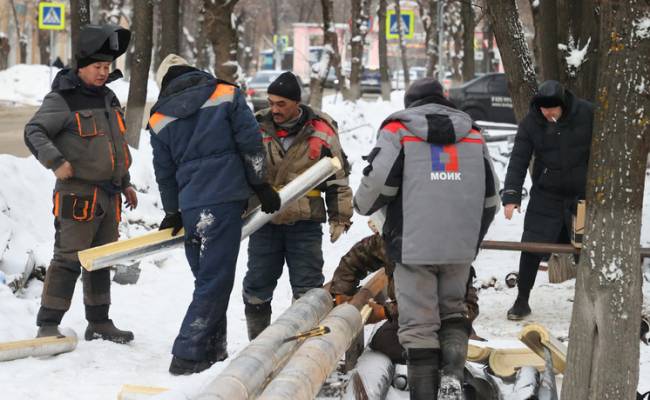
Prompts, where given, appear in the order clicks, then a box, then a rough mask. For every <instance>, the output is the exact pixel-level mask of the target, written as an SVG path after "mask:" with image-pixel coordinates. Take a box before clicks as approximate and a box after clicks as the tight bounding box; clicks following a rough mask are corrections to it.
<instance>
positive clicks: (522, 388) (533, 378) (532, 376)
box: [506, 365, 539, 400]
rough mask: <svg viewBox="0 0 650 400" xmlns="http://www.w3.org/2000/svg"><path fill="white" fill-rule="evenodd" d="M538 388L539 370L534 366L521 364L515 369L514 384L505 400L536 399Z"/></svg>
mask: <svg viewBox="0 0 650 400" xmlns="http://www.w3.org/2000/svg"><path fill="white" fill-rule="evenodd" d="M538 390H539V371H538V370H537V368H535V367H531V366H527V365H526V366H523V367H521V368H520V369H519V371H517V377H516V378H515V385H514V388H513V390H512V393H510V394H509V395H508V396H507V397H506V400H531V399H537V392H538Z"/></svg>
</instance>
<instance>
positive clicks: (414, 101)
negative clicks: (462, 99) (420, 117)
mask: <svg viewBox="0 0 650 400" xmlns="http://www.w3.org/2000/svg"><path fill="white" fill-rule="evenodd" d="M425 103H437V104H442V105H444V106H447V107H452V108H456V106H455V105H454V104H453V103H452V102H450V101H449V100H447V99H446V98H445V95H444V94H443V90H442V85H441V84H440V82H438V81H437V80H436V79H433V78H422V79H418V80H417V81H415V82H413V83H412V84H411V86H409V88H408V90H406V93H404V107H406V108H409V107H416V106H419V105H421V104H425Z"/></svg>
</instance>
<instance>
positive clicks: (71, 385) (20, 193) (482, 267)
mask: <svg viewBox="0 0 650 400" xmlns="http://www.w3.org/2000/svg"><path fill="white" fill-rule="evenodd" d="M402 96H403V93H400V92H396V93H393V97H392V99H391V101H390V102H383V101H366V100H361V101H359V102H357V103H349V102H343V101H342V100H341V98H340V97H336V96H329V97H326V98H325V99H324V101H323V104H324V110H325V112H327V113H328V114H330V115H331V116H332V117H333V118H335V119H336V120H337V121H338V123H339V128H340V131H341V135H340V137H341V142H342V145H343V148H344V149H345V151H346V153H347V155H348V158H349V161H350V164H351V165H352V176H351V179H350V181H351V186H352V188H353V189H356V187H358V184H359V181H360V178H361V170H362V169H363V166H364V165H365V164H364V163H363V162H362V160H361V157H362V156H363V155H365V154H367V153H368V152H369V151H370V149H371V147H372V145H373V144H374V142H375V135H376V131H377V129H378V127H379V125H380V124H381V122H382V121H383V119H384V118H385V117H386V116H388V115H389V114H390V113H392V112H394V111H396V110H398V109H400V108H402ZM148 139H149V135H148V133H146V132H143V135H142V140H141V144H140V149H139V150H132V154H133V158H134V163H133V167H132V169H131V175H132V181H133V182H134V184H135V186H136V188H137V191H138V196H139V206H138V209H136V210H134V211H128V210H127V211H125V212H124V217H125V218H124V219H125V220H126V221H127V222H128V224H127V223H126V222H125V224H124V225H123V226H122V227H121V233H122V235H123V237H124V236H130V235H135V234H140V233H142V232H144V231H145V230H147V229H151V228H154V227H155V226H156V224H157V223H158V222H159V221H160V220H161V219H162V216H163V212H162V210H161V207H160V203H159V202H160V200H159V195H158V189H157V185H156V182H155V179H154V175H153V171H152V162H151V158H152V155H151V148H150V146H149V140H148ZM491 151H492V152H493V155H494V156H495V157H496V156H499V157H503V156H502V155H501V154H500V152H501V148H500V147H499V146H495V147H492V148H491ZM497 164H499V165H500V163H497ZM497 170H498V173H499V174H500V178H501V179H503V174H504V173H505V168H504V167H503V166H500V167H498V168H497ZM0 174H1V176H2V183H3V184H2V185H0V257H1V261H0V270H2V271H5V272H6V273H7V274H14V273H17V272H18V271H20V268H21V266H22V264H24V261H25V255H26V251H27V250H29V249H33V250H34V252H35V254H36V258H37V263H38V264H40V265H47V264H48V263H49V259H50V257H51V254H52V244H53V227H52V214H51V195H52V186H53V183H54V178H53V175H52V173H51V172H50V171H47V170H45V169H44V168H43V167H42V166H41V165H40V164H39V163H38V162H37V161H36V160H35V159H34V158H33V157H29V158H16V157H12V156H0ZM649 181H650V179H649ZM648 193H650V182H648V184H646V194H648ZM525 207H526V203H524V204H523V208H524V209H525ZM644 209H645V210H646V212H647V210H649V209H650V195H646V197H645V202H644ZM523 215H524V214H523V213H521V214H518V213H515V216H514V217H513V219H512V220H510V221H508V220H506V219H505V218H503V216H502V214H501V213H500V214H499V215H498V216H497V218H496V221H495V223H494V225H493V226H492V228H491V229H490V231H489V233H488V236H487V238H488V239H499V240H515V241H516V240H519V239H520V237H521V230H522V226H523ZM645 220H647V217H646V216H644V221H645ZM326 230H327V226H324V231H326ZM369 234H370V230H369V229H368V227H367V225H366V217H362V216H359V215H355V216H354V217H353V225H352V227H351V228H350V231H349V232H348V233H347V234H345V235H343V236H342V237H341V239H339V241H338V242H336V243H334V244H331V243H330V242H329V240H327V235H325V238H324V240H323V252H324V258H325V269H324V272H325V276H326V280H329V278H331V276H332V273H333V271H334V269H335V268H336V266H337V264H338V262H339V260H340V257H341V256H342V255H343V254H344V253H345V252H347V251H348V250H349V248H350V247H352V245H353V244H354V243H356V242H357V241H358V240H360V239H361V238H363V237H365V236H367V235H369ZM7 238H8V239H7ZM3 241H4V242H3ZM642 244H643V245H644V246H648V245H649V244H650V228H649V227H648V226H644V227H643V240H642ZM7 246H8V247H7ZM246 248H247V240H246V241H244V242H242V244H241V249H240V252H239V259H238V262H237V273H236V279H235V284H234V289H233V292H232V295H231V298H230V305H229V309H228V350H229V353H230V354H231V356H232V355H235V354H236V353H237V352H238V351H239V350H241V349H242V348H243V347H244V346H246V345H247V344H248V340H247V338H246V334H245V332H246V323H245V318H244V307H243V302H242V300H241V287H242V279H243V277H244V275H245V273H246V263H247V258H248V257H247V251H246ZM518 258H519V256H518V254H517V253H514V252H499V251H483V252H481V254H480V255H479V257H478V259H477V261H476V263H475V267H476V270H477V273H478V279H479V281H486V280H489V279H491V278H492V277H496V278H497V279H498V281H499V282H502V281H503V278H504V277H505V275H506V274H507V273H508V272H510V271H515V270H517V265H518ZM140 267H141V268H142V273H141V275H140V280H139V281H138V283H137V284H136V285H125V286H122V285H117V284H113V286H112V306H111V317H112V318H113V319H114V320H115V322H116V324H117V325H118V326H119V327H120V328H122V329H131V330H133V331H134V333H135V341H134V342H133V343H131V344H129V345H117V344H113V343H111V342H106V341H91V342H86V341H83V340H81V341H80V342H79V344H78V347H77V349H76V350H75V351H73V352H71V353H67V354H62V355H60V356H57V357H54V358H49V359H23V360H16V361H12V362H7V363H3V364H2V366H1V367H2V371H3V372H2V374H0V387H1V388H2V394H3V398H5V397H6V398H16V399H26V398H29V399H70V400H75V399H88V398H92V399H114V398H115V396H116V393H118V392H119V389H120V387H121V385H123V384H139V385H150V386H159V387H167V388H171V389H173V391H172V392H171V393H169V394H167V395H165V396H163V397H165V398H176V399H177V398H183V396H186V395H188V394H190V393H196V392H197V391H198V390H199V389H200V387H201V386H203V385H205V384H207V383H208V382H209V381H210V380H211V379H212V378H213V377H215V376H216V375H217V374H218V373H219V372H220V371H221V369H222V368H223V367H224V366H225V365H226V364H227V363H217V364H215V365H214V366H213V367H212V368H211V369H209V370H208V371H205V372H204V373H201V374H198V375H194V376H182V377H172V376H170V375H169V373H168V372H167V368H168V366H169V362H170V359H171V356H170V351H171V346H172V343H173V340H174V338H175V336H176V334H177V332H178V328H179V326H180V323H181V320H182V318H183V316H184V314H185V311H186V308H187V305H188V304H189V301H190V299H191V296H192V290H193V287H194V282H193V277H192V275H191V272H190V270H189V267H188V266H187V262H186V260H185V257H184V254H183V251H182V250H181V249H177V250H172V251H170V252H168V253H166V254H164V255H161V256H157V257H155V258H153V259H145V260H142V262H141V264H140ZM574 286H575V283H574V282H573V281H569V282H565V283H563V284H559V285H558V284H554V285H551V284H549V283H548V278H547V274H545V273H543V272H542V273H540V274H539V276H538V279H537V283H536V287H535V290H534V291H533V293H532V298H531V307H532V309H533V314H532V316H531V318H528V319H527V321H522V322H511V321H506V319H505V315H506V310H507V308H509V307H510V305H511V304H512V302H513V301H514V298H515V296H516V289H507V288H506V287H505V285H503V284H501V283H497V285H496V287H493V288H489V289H484V290H481V291H480V294H479V297H480V306H481V315H480V316H479V318H478V320H477V321H476V324H475V328H476V330H477V332H478V333H479V334H480V335H482V336H484V337H487V338H489V339H490V340H493V341H494V343H495V344H497V345H499V344H500V343H504V344H506V345H509V346H512V345H513V343H515V344H516V343H517V340H516V337H517V334H518V333H519V332H520V330H521V329H522V327H523V325H524V324H525V323H527V322H530V321H533V320H534V321H536V322H539V323H541V324H544V325H545V326H547V327H548V328H549V330H550V331H551V332H552V333H553V334H554V335H556V336H560V337H567V336H568V327H569V320H570V316H571V307H572V304H573V303H572V299H573V295H574ZM647 286H648V285H645V287H644V290H645V294H646V296H650V291H649V290H648V287H647ZM41 290H42V283H40V282H38V281H35V280H32V281H30V283H29V286H28V287H27V288H26V289H25V290H23V291H21V292H19V293H18V294H17V295H14V294H13V293H12V292H11V290H10V289H9V288H8V287H7V286H6V285H2V284H0V342H2V341H10V340H18V339H26V338H30V337H32V336H33V335H34V333H35V331H36V327H35V319H36V313H37V311H38V307H39V301H40V294H41ZM82 298H83V292H82V288H81V284H78V285H77V288H76V289H75V295H74V298H73V301H72V307H71V309H70V311H69V312H68V313H67V314H66V316H65V318H64V320H63V324H62V325H63V326H64V327H70V328H72V329H74V330H75V331H76V332H77V333H78V334H81V333H82V332H83V330H84V329H85V327H86V322H85V319H84V307H83V304H82V303H83V302H82ZM291 298H292V293H291V286H290V284H289V281H288V277H287V274H286V273H285V274H284V275H283V277H282V278H281V279H280V282H279V283H278V287H277V289H276V291H275V296H274V299H273V310H274V313H273V318H277V317H278V316H279V315H280V314H281V312H282V310H284V309H286V308H287V307H288V306H289V305H290V304H291ZM648 349H649V348H648V347H645V346H643V347H642V349H641V379H640V386H639V388H640V390H650V379H648V377H650V350H648ZM80 374H83V377H84V379H79V376H81V375H80ZM402 395H403V393H397V391H394V390H391V393H390V395H389V397H388V398H389V399H397V398H400V397H401V396H402Z"/></svg>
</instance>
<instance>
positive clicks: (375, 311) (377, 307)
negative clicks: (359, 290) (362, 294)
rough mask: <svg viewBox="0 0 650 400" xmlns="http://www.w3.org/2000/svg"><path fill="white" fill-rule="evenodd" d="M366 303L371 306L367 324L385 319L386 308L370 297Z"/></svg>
mask: <svg viewBox="0 0 650 400" xmlns="http://www.w3.org/2000/svg"><path fill="white" fill-rule="evenodd" d="M368 305H369V306H370V308H372V314H370V317H368V320H367V321H366V323H367V324H376V323H377V322H380V321H383V320H385V319H386V309H385V308H384V306H383V305H382V304H378V303H376V302H375V301H374V300H373V299H370V300H369V301H368Z"/></svg>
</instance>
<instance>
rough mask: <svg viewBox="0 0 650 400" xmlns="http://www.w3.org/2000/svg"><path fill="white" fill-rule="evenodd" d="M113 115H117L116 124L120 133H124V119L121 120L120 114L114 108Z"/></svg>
mask: <svg viewBox="0 0 650 400" xmlns="http://www.w3.org/2000/svg"><path fill="white" fill-rule="evenodd" d="M115 117H117V124H118V125H119V127H120V133H121V134H122V135H124V132H126V126H124V121H123V120H122V116H121V115H120V113H119V112H117V110H115Z"/></svg>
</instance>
